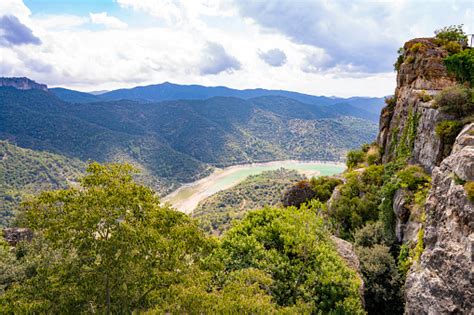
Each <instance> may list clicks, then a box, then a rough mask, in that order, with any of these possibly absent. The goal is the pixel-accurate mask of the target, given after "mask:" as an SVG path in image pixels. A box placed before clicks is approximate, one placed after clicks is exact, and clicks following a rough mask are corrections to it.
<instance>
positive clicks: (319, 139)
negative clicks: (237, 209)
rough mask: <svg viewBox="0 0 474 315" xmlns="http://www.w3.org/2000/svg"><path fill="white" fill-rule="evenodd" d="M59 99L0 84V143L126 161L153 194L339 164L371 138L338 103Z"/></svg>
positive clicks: (367, 125) (372, 129)
mask: <svg viewBox="0 0 474 315" xmlns="http://www.w3.org/2000/svg"><path fill="white" fill-rule="evenodd" d="M53 93H54V94H53ZM61 93H62V95H63V97H64V95H66V94H69V95H73V96H78V94H75V93H70V92H69V91H64V90H57V89H52V91H42V90H18V89H15V88H11V87H0V140H1V139H4V140H5V139H7V140H10V141H11V142H12V143H15V144H18V145H19V146H21V147H25V148H30V149H35V150H46V151H50V152H54V153H57V154H61V155H64V156H67V157H71V158H77V159H79V160H81V161H87V160H89V159H92V160H97V161H129V162H132V163H135V164H136V165H137V166H139V167H140V168H141V169H142V170H144V172H145V174H146V175H147V179H148V182H149V183H150V185H152V186H153V187H154V188H155V189H156V190H157V191H160V192H161V193H165V192H167V191H169V189H171V188H172V187H173V186H174V187H175V185H176V184H178V183H179V182H189V181H193V180H195V179H197V178H200V177H202V176H204V175H205V174H208V173H209V171H210V167H211V166H219V167H220V166H226V165H232V164H240V163H248V162H255V161H270V160H276V159H313V160H314V159H320V160H340V159H342V158H343V157H344V155H345V152H346V151H347V150H348V149H350V148H354V147H357V146H358V145H360V144H361V143H364V142H372V141H373V139H374V137H375V134H376V132H377V124H375V123H373V122H371V121H369V120H367V119H364V117H354V116H353V115H349V114H350V113H341V110H340V109H341V108H344V107H343V106H323V105H311V104H305V103H302V102H299V101H296V100H294V99H290V98H286V97H281V96H263V97H257V98H252V99H240V98H234V97H213V98H210V99H206V100H178V101H166V102H158V103H140V102H136V101H110V102H104V101H99V102H95V103H82V104H80V105H78V104H72V103H68V102H64V101H63V100H61V99H59V98H58V97H57V95H58V94H61ZM86 97H87V96H86ZM344 106H346V107H348V106H349V109H350V110H351V111H352V110H354V108H353V107H352V106H350V105H347V104H346V105H344ZM361 112H363V111H359V113H361ZM354 115H355V114H354Z"/></svg>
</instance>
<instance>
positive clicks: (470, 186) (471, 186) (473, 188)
mask: <svg viewBox="0 0 474 315" xmlns="http://www.w3.org/2000/svg"><path fill="white" fill-rule="evenodd" d="M464 190H465V191H466V195H467V198H468V199H469V200H470V201H471V202H472V203H474V181H469V182H466V183H465V184H464Z"/></svg>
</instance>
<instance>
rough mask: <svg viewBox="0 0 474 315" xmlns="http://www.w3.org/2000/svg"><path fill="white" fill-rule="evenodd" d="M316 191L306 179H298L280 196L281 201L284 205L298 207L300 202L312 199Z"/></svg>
mask: <svg viewBox="0 0 474 315" xmlns="http://www.w3.org/2000/svg"><path fill="white" fill-rule="evenodd" d="M315 196H316V193H315V192H314V191H313V189H312V187H311V184H310V182H309V181H307V180H303V181H300V182H298V183H296V184H295V185H293V186H292V187H291V188H289V189H288V190H287V191H286V192H285V193H284V194H283V197H282V200H281V203H282V204H283V206H284V207H290V206H295V207H299V206H300V205H301V204H302V203H304V202H306V201H309V200H311V199H313V198H314V197H315Z"/></svg>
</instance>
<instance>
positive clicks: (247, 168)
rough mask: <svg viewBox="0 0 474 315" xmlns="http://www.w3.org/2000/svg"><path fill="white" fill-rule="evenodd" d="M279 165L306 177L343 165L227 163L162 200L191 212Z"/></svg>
mask: <svg viewBox="0 0 474 315" xmlns="http://www.w3.org/2000/svg"><path fill="white" fill-rule="evenodd" d="M280 167H283V168H286V169H291V170H296V171H298V172H300V173H302V174H304V175H305V176H307V177H312V176H325V175H334V174H338V173H341V172H343V171H344V169H345V168H346V167H345V165H344V164H341V163H335V162H321V161H294V160H288V161H274V162H267V163H254V164H242V165H234V166H229V167H226V168H223V169H216V170H215V171H214V172H213V173H212V174H211V175H209V176H207V177H205V178H202V179H200V180H198V181H195V182H192V183H189V184H185V185H183V186H181V187H180V188H178V189H177V190H175V191H174V192H172V193H171V194H169V195H167V196H166V197H164V198H163V199H162V201H163V202H169V203H171V205H172V206H173V207H174V208H176V209H178V210H180V211H182V212H184V213H191V212H192V211H193V210H194V209H195V208H196V206H197V205H198V203H199V202H200V201H201V200H203V199H205V198H207V197H209V196H211V195H212V194H215V193H216V192H218V191H221V190H224V189H227V188H230V187H232V186H235V185H236V184H238V183H240V182H241V181H243V180H244V179H245V178H247V176H249V175H256V174H259V173H261V172H263V171H270V170H276V169H279V168H280Z"/></svg>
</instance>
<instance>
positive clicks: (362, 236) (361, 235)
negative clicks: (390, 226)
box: [354, 221, 390, 247]
mask: <svg viewBox="0 0 474 315" xmlns="http://www.w3.org/2000/svg"><path fill="white" fill-rule="evenodd" d="M389 241H390V240H386V239H385V232H384V228H383V224H382V222H381V221H376V222H369V223H367V224H366V225H364V226H363V227H362V228H360V229H358V230H357V231H355V233H354V244H355V245H356V246H360V247H372V246H374V245H376V244H390V242H389Z"/></svg>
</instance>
